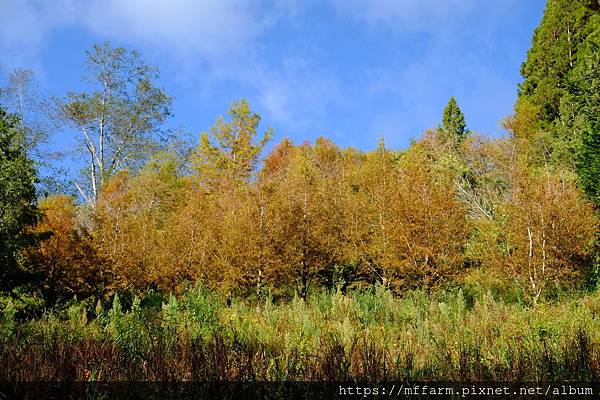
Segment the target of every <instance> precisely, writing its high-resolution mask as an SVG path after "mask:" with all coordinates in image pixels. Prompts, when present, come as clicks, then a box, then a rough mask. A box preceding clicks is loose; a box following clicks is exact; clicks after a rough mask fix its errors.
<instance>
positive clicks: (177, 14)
mask: <svg viewBox="0 0 600 400" xmlns="http://www.w3.org/2000/svg"><path fill="white" fill-rule="evenodd" d="M290 4H291V3H290ZM262 6H263V5H262V4H261V3H259V1H258V0H252V1H239V0H212V1H194V0H169V1H164V0H127V1H122V0H89V1H78V0H59V1H54V2H49V1H43V0H2V1H0V64H3V65H4V66H5V68H6V67H14V66H17V65H22V64H29V65H31V64H35V63H36V62H37V57H38V55H39V52H40V50H41V49H43V46H44V45H45V43H46V41H47V40H48V38H49V36H50V35H51V34H52V33H53V32H55V31H56V30H58V29H60V28H63V27H65V26H69V25H76V26H79V27H80V28H83V29H84V30H87V31H89V32H92V33H94V34H96V35H98V36H99V37H101V38H103V39H104V38H106V39H114V40H118V41H119V42H125V43H128V44H131V45H134V46H146V47H152V48H155V49H157V50H160V51H161V52H164V53H166V54H168V55H169V56H171V57H173V56H176V57H180V58H182V59H183V58H186V57H188V58H192V57H193V58H204V59H208V60H211V59H215V58H222V57H226V56H228V55H231V54H233V53H236V52H238V51H242V50H243V49H244V48H245V47H246V46H248V45H250V44H251V43H252V42H253V40H255V39H256V37H257V36H258V35H260V34H261V32H263V31H264V30H265V29H266V28H268V27H269V25H270V24H272V23H273V18H274V17H275V16H274V15H273V14H272V13H271V14H270V15H267V14H266V13H263V12H261V10H262ZM276 9H277V10H278V12H284V11H285V10H284V8H283V7H278V8H276Z"/></svg>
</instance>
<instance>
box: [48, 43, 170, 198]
mask: <svg viewBox="0 0 600 400" xmlns="http://www.w3.org/2000/svg"><path fill="white" fill-rule="evenodd" d="M158 78H159V73H158V69H157V68H155V67H152V66H150V65H147V64H145V63H144V62H143V61H142V60H141V59H140V55H139V53H138V52H136V51H127V50H126V49H124V48H122V47H117V48H113V47H112V46H111V45H110V44H109V43H104V44H102V45H95V46H94V48H93V49H92V50H91V51H89V52H87V75H86V80H87V81H88V82H89V83H90V84H92V85H95V86H96V90H94V91H91V92H81V93H69V94H68V95H67V97H66V98H64V99H62V100H60V101H59V107H60V110H61V115H62V118H63V119H64V121H65V122H66V123H67V124H68V125H69V126H70V127H72V128H74V129H75V130H77V132H78V133H79V136H78V137H79V139H80V142H81V145H82V154H83V155H85V157H84V159H86V163H87V166H86V169H85V173H84V175H85V177H86V185H83V186H82V185H80V184H77V189H78V191H79V193H80V195H81V196H82V197H83V198H84V199H85V201H86V202H87V203H88V204H92V205H93V204H95V202H96V201H97V200H98V198H99V195H100V191H101V188H102V186H103V185H104V183H105V182H106V181H107V180H108V179H109V178H110V177H112V176H114V175H115V174H116V173H117V172H118V171H120V170H122V169H123V168H125V167H137V166H139V165H140V163H143V161H144V160H146V159H147V158H148V156H149V154H151V153H152V151H153V150H156V149H157V143H158V142H157V133H158V132H159V129H160V126H161V124H162V123H163V122H164V121H165V119H166V118H167V117H168V116H169V115H170V108H171V97H169V96H168V95H167V94H165V92H164V91H163V90H162V89H160V88H158V87H157V86H156V80H157V79H158Z"/></svg>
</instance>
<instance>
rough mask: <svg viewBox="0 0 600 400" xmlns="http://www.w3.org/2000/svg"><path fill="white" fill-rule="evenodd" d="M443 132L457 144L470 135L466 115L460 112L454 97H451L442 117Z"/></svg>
mask: <svg viewBox="0 0 600 400" xmlns="http://www.w3.org/2000/svg"><path fill="white" fill-rule="evenodd" d="M442 131H443V132H444V133H445V134H446V135H447V137H448V138H449V139H451V140H453V141H455V142H460V141H462V140H464V138H465V137H466V136H467V135H468V134H469V131H468V130H467V123H466V122H465V115H464V114H463V113H462V111H461V110H460V107H459V106H458V103H457V102H456V99H455V98H454V96H452V97H450V100H448V104H447V105H446V108H444V114H443V116H442Z"/></svg>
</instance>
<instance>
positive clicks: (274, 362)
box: [0, 287, 600, 381]
mask: <svg viewBox="0 0 600 400" xmlns="http://www.w3.org/2000/svg"><path fill="white" fill-rule="evenodd" d="M468 300H469V301H467V300H466V299H465V296H464V295H463V293H462V292H461V291H457V292H454V293H440V294H436V295H428V294H425V293H423V292H411V293H408V294H407V295H406V296H404V297H402V298H398V297H395V296H394V295H392V294H391V293H390V292H388V291H386V290H384V289H383V288H382V287H377V288H374V289H373V290H369V291H364V292H356V293H350V294H348V295H344V294H342V293H339V292H332V293H318V294H313V295H312V296H311V297H309V299H308V301H307V302H304V301H302V300H301V299H298V298H295V299H293V300H292V301H289V302H287V303H281V304H274V303H273V301H272V300H270V299H269V300H267V301H266V302H265V303H264V304H262V305H261V307H258V308H257V307H256V306H255V305H254V304H253V305H250V304H246V303H244V302H242V301H237V302H236V301H234V302H233V303H232V304H230V305H226V303H225V302H224V301H223V300H222V299H221V298H219V297H218V296H216V295H214V294H212V293H209V292H207V291H206V290H204V289H202V288H196V289H194V290H191V291H189V292H188V293H187V294H186V295H184V296H182V297H179V298H176V297H175V296H173V295H171V296H168V297H167V298H165V299H164V300H163V301H162V304H160V306H157V305H156V304H153V303H152V302H150V301H146V299H144V300H140V299H138V298H134V299H133V301H132V302H131V305H130V306H128V307H124V306H123V304H122V302H121V299H119V297H118V296H115V298H114V299H113V301H112V304H107V305H106V307H105V308H103V307H96V309H95V310H92V308H91V307H89V306H87V305H86V304H85V303H74V304H73V305H72V306H71V307H69V308H68V309H67V310H66V311H65V312H62V313H59V312H55V313H49V314H47V315H46V316H44V317H43V318H41V319H39V320H33V321H23V322H17V321H15V317H14V310H12V309H11V308H10V307H7V308H5V310H4V311H3V313H2V318H1V319H0V321H1V322H0V332H1V333H2V336H1V338H0V380H9V381H13V380H18V381H23V380H26V381H33V380H41V381H46V380H83V381H94V380H97V381H106V380H121V381H122V380H203V381H219V380H233V381H290V380H368V381H380V380H392V379H393V380H403V379H410V380H417V379H418V380H422V379H432V380H454V381H478V380H511V381H514V380H523V381H524V380H528V381H531V380H555V379H572V380H578V381H591V380H597V379H599V374H600V351H599V350H600V348H599V344H600V293H594V294H591V295H588V296H586V297H582V298H579V299H577V300H569V301H563V302H561V303H555V304H545V305H541V306H538V307H536V308H528V307H525V306H523V305H520V304H506V303H504V302H502V301H498V300H495V299H494V298H493V297H492V296H491V295H489V294H484V295H481V296H478V297H476V298H473V299H468ZM154 303H156V302H154Z"/></svg>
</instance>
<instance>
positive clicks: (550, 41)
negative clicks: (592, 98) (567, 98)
mask: <svg viewBox="0 0 600 400" xmlns="http://www.w3.org/2000/svg"><path fill="white" fill-rule="evenodd" d="M588 3H589V4H588ZM592 3H593V2H592V1H587V2H586V0H548V2H547V4H546V9H545V11H544V16H543V18H542V21H541V23H540V25H539V26H538V27H537V28H536V29H535V32H534V34H533V39H532V44H531V48H530V49H529V51H528V52H527V59H526V60H525V62H524V63H523V65H522V66H521V75H522V76H523V82H522V83H521V84H520V85H519V101H526V102H528V103H529V104H531V105H533V106H535V107H536V108H537V109H538V110H539V114H538V117H539V124H540V127H541V128H542V129H546V130H552V129H553V125H554V123H555V122H556V121H557V120H558V118H559V113H560V104H561V99H562V97H563V96H564V95H565V94H566V88H567V82H568V80H569V74H570V73H571V71H573V69H574V68H575V66H576V65H577V61H578V58H579V50H580V49H581V48H582V45H583V44H584V43H585V41H586V40H587V38H588V37H589V35H590V34H591V33H592V32H594V30H596V29H597V28H598V24H599V22H600V15H599V14H598V11H597V10H594V8H593V7H591V6H590V4H592Z"/></svg>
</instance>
